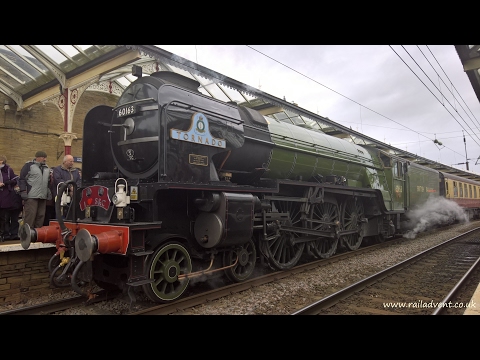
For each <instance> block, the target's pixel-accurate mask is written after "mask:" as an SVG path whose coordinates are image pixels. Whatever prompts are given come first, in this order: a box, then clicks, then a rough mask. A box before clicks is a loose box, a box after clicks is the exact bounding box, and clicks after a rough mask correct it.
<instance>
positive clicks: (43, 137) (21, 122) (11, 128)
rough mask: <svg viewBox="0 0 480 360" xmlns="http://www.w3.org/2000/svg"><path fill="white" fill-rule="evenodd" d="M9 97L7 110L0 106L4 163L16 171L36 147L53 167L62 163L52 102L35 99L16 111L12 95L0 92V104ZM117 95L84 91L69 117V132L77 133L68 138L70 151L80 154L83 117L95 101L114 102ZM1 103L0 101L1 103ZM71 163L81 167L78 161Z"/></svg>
mask: <svg viewBox="0 0 480 360" xmlns="http://www.w3.org/2000/svg"><path fill="white" fill-rule="evenodd" d="M5 99H7V100H9V101H10V107H11V110H9V111H3V107H2V108H0V154H3V155H5V156H6V157H7V159H8V160H7V162H8V164H9V165H10V166H11V167H12V168H13V170H14V171H15V173H16V174H19V173H20V170H21V168H22V166H23V165H24V164H25V162H27V161H29V160H32V159H33V158H34V157H35V153H36V152H37V151H38V150H43V151H45V152H46V153H47V165H48V166H50V167H55V166H57V165H60V164H61V163H62V160H63V157H64V156H65V144H64V142H63V140H62V139H60V138H59V135H60V134H62V133H63V132H64V126H63V117H62V114H61V113H60V110H59V109H58V108H57V106H55V105H54V104H52V103H46V104H45V105H43V104H42V103H37V104H35V105H33V106H31V107H29V108H27V109H23V110H22V111H21V112H16V105H15V103H14V102H13V100H12V99H10V98H8V97H7V96H6V95H5V94H3V93H1V92H0V104H4V100H5ZM117 100H118V97H117V96H116V95H113V94H107V93H103V92H97V91H85V92H84V93H83V95H82V96H81V97H80V99H79V101H78V105H77V107H76V108H75V114H74V117H73V126H72V132H73V133H75V134H76V135H77V138H78V139H76V140H73V142H72V150H71V154H72V155H73V156H75V157H82V147H83V141H82V137H83V120H84V118H85V115H86V114H87V113H88V111H89V110H90V109H92V108H93V107H95V106H98V105H108V106H115V105H116V103H117ZM2 106H3V105H2ZM74 166H76V167H80V168H81V167H82V164H81V163H75V164H74Z"/></svg>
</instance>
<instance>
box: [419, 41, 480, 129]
mask: <svg viewBox="0 0 480 360" xmlns="http://www.w3.org/2000/svg"><path fill="white" fill-rule="evenodd" d="M425 46H426V47H427V49H428V51H430V54H432V56H433V58H434V59H435V61H436V62H437V64H438V66H440V69H442V71H443V73H444V74H445V76H446V77H447V79H448V81H450V84H452V86H453V88H454V89H455V91H456V92H457V94H458V95H460V99H462V101H463V103H464V104H465V106H466V107H467V109H468V110H470V112H471V113H472V115H473V117H474V118H475V120H477V118H476V117H475V115H474V114H473V111H472V110H471V109H470V108H469V107H468V105H467V103H466V102H465V100H463V97H462V95H461V94H460V92H459V91H458V90H457V88H456V87H455V85H453V82H452V80H450V78H449V77H448V75H447V73H446V72H445V70H443V68H442V65H440V63H439V62H438V60H437V58H436V57H435V55H433V53H432V50H430V48H429V47H428V45H425ZM477 122H478V120H477ZM479 124H480V122H479Z"/></svg>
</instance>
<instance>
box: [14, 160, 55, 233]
mask: <svg viewBox="0 0 480 360" xmlns="http://www.w3.org/2000/svg"><path fill="white" fill-rule="evenodd" d="M46 159H47V154H46V153H45V151H37V152H36V154H35V159H33V160H32V161H28V162H27V163H26V164H25V165H23V167H22V170H21V171H20V178H19V181H18V183H19V186H20V195H21V197H22V199H23V201H24V207H23V211H24V217H23V218H24V222H25V223H26V224H28V225H29V226H30V227H31V228H40V227H42V226H43V221H44V219H45V211H46V206H47V200H49V199H51V198H52V193H51V191H50V189H49V181H50V171H49V167H48V165H47V164H46Z"/></svg>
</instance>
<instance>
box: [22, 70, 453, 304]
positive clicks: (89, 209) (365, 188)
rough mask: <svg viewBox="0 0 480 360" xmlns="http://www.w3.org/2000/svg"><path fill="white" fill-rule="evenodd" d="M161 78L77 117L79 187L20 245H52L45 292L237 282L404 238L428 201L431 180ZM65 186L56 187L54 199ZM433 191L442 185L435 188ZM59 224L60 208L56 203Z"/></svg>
mask: <svg viewBox="0 0 480 360" xmlns="http://www.w3.org/2000/svg"><path fill="white" fill-rule="evenodd" d="M199 85H200V84H199V83H198V82H196V81H195V80H192V79H189V78H186V77H183V76H181V75H179V74H176V73H173V72H163V71H160V72H156V73H153V74H151V76H145V77H140V78H138V79H137V80H136V81H135V82H133V83H132V84H131V85H130V86H129V87H128V88H127V89H126V90H125V91H124V92H123V94H122V95H121V97H120V99H119V101H118V104H117V106H116V107H115V108H111V107H108V106H98V107H95V108H93V109H92V110H90V112H89V113H88V114H87V116H86V118H85V124H84V134H83V154H82V157H83V169H82V173H83V179H82V187H81V188H78V189H77V188H76V185H75V184H74V183H72V185H73V186H74V187H75V192H74V195H73V200H72V204H73V205H72V206H71V207H70V208H69V210H68V213H67V214H66V216H65V218H58V219H57V220H56V221H51V222H50V225H49V226H44V227H42V228H37V229H31V228H29V226H28V225H27V224H25V225H22V227H21V229H20V237H21V244H22V246H23V247H24V248H25V249H27V248H28V247H29V245H30V243H31V242H36V241H39V242H51V243H56V245H57V252H56V253H55V255H54V256H52V259H51V260H50V262H49V269H50V272H51V282H52V284H54V285H55V286H65V287H68V286H71V287H72V288H73V289H74V290H75V291H77V292H78V293H80V294H82V295H88V286H89V285H90V284H91V283H92V282H95V283H96V284H98V285H99V286H100V287H103V288H106V289H109V288H112V287H116V288H120V289H123V290H125V291H127V292H128V293H129V294H130V295H132V294H133V293H134V291H135V289H139V287H141V288H142V289H143V291H144V292H145V294H146V295H147V296H148V297H149V298H150V299H151V300H152V301H155V302H168V301H172V300H174V299H177V298H178V297H180V296H181V295H182V294H183V293H184V292H185V290H186V288H187V286H188V284H189V282H190V280H191V279H198V278H200V279H202V280H204V279H208V278H209V275H210V274H214V273H220V272H223V273H224V274H225V275H226V276H227V277H228V278H229V279H231V280H232V281H236V282H240V281H243V280H245V279H247V278H249V277H250V276H251V275H252V274H253V272H254V269H255V267H256V266H259V263H260V262H261V263H262V264H268V265H269V266H270V267H271V268H273V269H277V270H284V269H289V268H291V267H293V266H295V265H296V264H297V263H298V261H299V260H300V258H301V257H302V255H304V254H306V255H307V256H313V257H316V258H327V257H329V256H331V255H333V254H334V253H335V252H336V251H337V248H338V247H343V248H346V249H349V250H356V249H357V248H358V247H359V246H360V244H361V243H362V241H363V239H364V238H365V237H370V238H372V239H376V240H377V241H383V240H384V239H386V238H390V237H392V236H394V235H395V234H398V233H402V231H404V229H403V228H402V226H403V225H402V224H403V223H404V221H405V214H406V211H407V210H408V209H411V208H415V207H416V206H419V205H421V204H422V203H424V202H425V201H426V200H427V198H428V197H429V196H440V195H441V194H440V190H441V182H440V181H439V172H438V171H435V170H433V169H430V168H426V167H422V166H420V165H417V164H415V163H411V162H408V161H406V160H405V159H402V158H400V157H396V156H394V155H391V154H388V153H386V152H383V151H382V150H379V149H376V148H373V147H367V146H358V145H355V144H353V143H350V142H348V141H345V140H342V139H339V138H335V137H332V136H329V135H326V134H324V133H322V132H320V131H318V130H313V129H308V128H303V127H300V126H296V125H291V124H287V123H284V122H279V121H277V120H275V119H273V118H270V117H265V116H263V115H261V114H260V113H259V112H258V111H255V110H253V109H251V108H248V107H245V106H241V105H238V104H235V103H225V102H222V101H219V100H216V99H213V98H210V97H207V96H205V95H203V94H202V93H200V92H199V91H198V88H199ZM69 184H70V182H67V183H65V184H62V185H61V186H60V189H59V194H61V193H62V192H64V191H65V190H66V189H67V187H68V185H69ZM443 188H444V186H443ZM56 208H57V214H60V211H59V210H60V208H61V199H60V196H59V198H58V199H57V201H56Z"/></svg>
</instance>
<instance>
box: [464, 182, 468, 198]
mask: <svg viewBox="0 0 480 360" xmlns="http://www.w3.org/2000/svg"><path fill="white" fill-rule="evenodd" d="M463 188H464V189H465V197H468V191H467V184H463Z"/></svg>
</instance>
